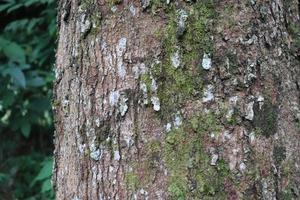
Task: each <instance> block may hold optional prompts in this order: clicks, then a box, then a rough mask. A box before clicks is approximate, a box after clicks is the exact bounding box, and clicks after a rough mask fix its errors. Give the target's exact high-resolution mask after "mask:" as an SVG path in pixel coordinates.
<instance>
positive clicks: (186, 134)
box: [162, 114, 229, 199]
mask: <svg viewBox="0 0 300 200" xmlns="http://www.w3.org/2000/svg"><path fill="white" fill-rule="evenodd" d="M211 131H220V125H219V124H218V120H217V119H216V118H215V116H214V115H212V114H206V115H202V114H199V115H196V116H194V117H192V118H191V119H189V120H187V121H185V122H184V124H183V125H182V127H181V128H178V129H173V130H171V132H169V133H168V135H167V136H166V139H165V141H164V144H163V148H162V149H163V151H164V155H163V158H164V161H165V163H166V166H167V169H168V171H169V173H170V175H169V180H168V183H169V187H168V192H169V195H170V196H171V197H172V199H201V198H205V197H212V196H214V197H216V198H223V197H224V194H223V192H222V188H223V187H224V181H225V177H228V176H229V170H228V167H227V164H226V163H225V162H224V161H223V160H221V161H219V163H218V166H217V167H212V166H210V158H209V156H208V155H207V152H205V149H204V147H203V144H204V143H203V141H204V138H205V137H204V136H205V133H209V132H211Z"/></svg>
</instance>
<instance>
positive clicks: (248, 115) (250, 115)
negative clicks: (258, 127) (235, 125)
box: [245, 101, 254, 120]
mask: <svg viewBox="0 0 300 200" xmlns="http://www.w3.org/2000/svg"><path fill="white" fill-rule="evenodd" d="M253 105H254V101H251V102H249V103H248V104H247V105H246V116H245V118H246V119H248V120H253V117H254V111H253Z"/></svg>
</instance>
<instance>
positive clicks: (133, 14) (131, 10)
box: [129, 4, 136, 16]
mask: <svg viewBox="0 0 300 200" xmlns="http://www.w3.org/2000/svg"><path fill="white" fill-rule="evenodd" d="M129 10H130V12H131V14H132V16H135V15H136V9H135V7H134V5H133V4H130V6H129Z"/></svg>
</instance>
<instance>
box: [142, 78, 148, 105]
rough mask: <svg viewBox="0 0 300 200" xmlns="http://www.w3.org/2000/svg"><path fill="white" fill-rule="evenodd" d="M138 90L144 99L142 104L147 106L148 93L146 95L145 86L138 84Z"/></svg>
mask: <svg viewBox="0 0 300 200" xmlns="http://www.w3.org/2000/svg"><path fill="white" fill-rule="evenodd" d="M140 89H141V90H142V92H143V97H144V104H145V105H146V104H148V93H147V85H146V84H145V83H143V82H142V83H141V84H140Z"/></svg>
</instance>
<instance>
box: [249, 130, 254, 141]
mask: <svg viewBox="0 0 300 200" xmlns="http://www.w3.org/2000/svg"><path fill="white" fill-rule="evenodd" d="M248 137H249V142H250V144H254V141H255V133H254V132H253V131H252V132H251V133H249V135H248Z"/></svg>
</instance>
